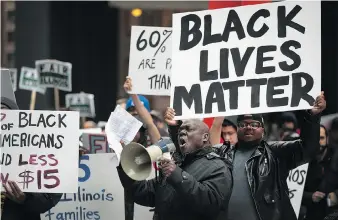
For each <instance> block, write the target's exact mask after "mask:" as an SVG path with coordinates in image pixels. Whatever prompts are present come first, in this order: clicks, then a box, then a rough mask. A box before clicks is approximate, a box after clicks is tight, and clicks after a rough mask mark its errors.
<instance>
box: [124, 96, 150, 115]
mask: <svg viewBox="0 0 338 220" xmlns="http://www.w3.org/2000/svg"><path fill="white" fill-rule="evenodd" d="M138 98H139V99H140V101H141V102H142V104H143V106H144V107H145V108H146V109H147V110H148V111H149V112H150V104H149V101H148V99H147V98H146V97H144V96H142V95H138ZM130 107H135V104H134V102H133V99H132V98H131V97H129V99H128V100H127V102H126V110H128V109H129V108H130Z"/></svg>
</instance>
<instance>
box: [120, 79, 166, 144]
mask: <svg viewBox="0 0 338 220" xmlns="http://www.w3.org/2000/svg"><path fill="white" fill-rule="evenodd" d="M123 88H124V89H125V91H126V92H127V93H128V92H130V91H131V89H132V79H131V77H129V76H127V78H126V81H125V83H124V85H123ZM130 96H131V97H130V98H129V99H128V100H127V103H126V110H127V111H128V112H129V113H130V114H131V115H134V116H136V115H138V116H139V117H138V119H139V120H140V121H141V122H143V124H144V126H143V127H144V128H145V129H146V130H147V132H148V134H149V137H150V142H151V143H152V144H155V143H157V142H158V141H159V140H160V138H161V135H160V132H159V131H158V129H157V127H156V125H155V124H154V121H153V118H152V117H151V115H150V104H149V101H148V99H147V98H146V97H144V96H141V95H136V94H131V95H130ZM140 134H141V133H140V132H139V133H138V134H137V135H136V136H138V135H140Z"/></svg>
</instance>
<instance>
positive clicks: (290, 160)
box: [270, 93, 326, 170]
mask: <svg viewBox="0 0 338 220" xmlns="http://www.w3.org/2000/svg"><path fill="white" fill-rule="evenodd" d="M325 108H326V101H325V98H324V93H322V94H321V95H320V96H318V97H317V99H316V101H315V103H314V106H313V108H312V109H311V111H306V112H305V114H304V121H303V123H302V127H301V134H300V140H296V141H278V142H273V143H271V144H270V147H271V150H272V151H273V152H274V154H275V155H276V156H277V157H279V158H281V161H282V162H284V164H285V166H286V167H287V169H288V170H291V169H294V168H296V167H298V166H299V165H302V164H305V163H308V162H310V161H311V160H312V159H313V158H314V157H315V156H316V155H317V152H318V151H319V147H318V145H319V132H320V113H321V112H322V111H323V110H324V109H325Z"/></svg>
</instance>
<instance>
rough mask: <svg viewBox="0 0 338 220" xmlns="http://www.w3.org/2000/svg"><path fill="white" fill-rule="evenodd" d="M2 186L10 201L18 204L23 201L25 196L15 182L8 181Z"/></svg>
mask: <svg viewBox="0 0 338 220" xmlns="http://www.w3.org/2000/svg"><path fill="white" fill-rule="evenodd" d="M3 186H4V188H5V190H6V194H7V197H8V198H9V199H10V200H12V201H14V202H16V203H20V204H21V203H23V202H24V201H25V199H26V195H25V193H23V192H22V191H21V189H20V188H19V187H18V185H17V184H16V182H14V181H10V180H9V181H8V182H7V183H6V184H3Z"/></svg>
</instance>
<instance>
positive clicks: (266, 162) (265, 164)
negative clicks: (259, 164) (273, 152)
mask: <svg viewBox="0 0 338 220" xmlns="http://www.w3.org/2000/svg"><path fill="white" fill-rule="evenodd" d="M267 164H268V159H266V158H264V164H263V169H262V171H261V175H263V174H264V173H265V170H266V166H267Z"/></svg>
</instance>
